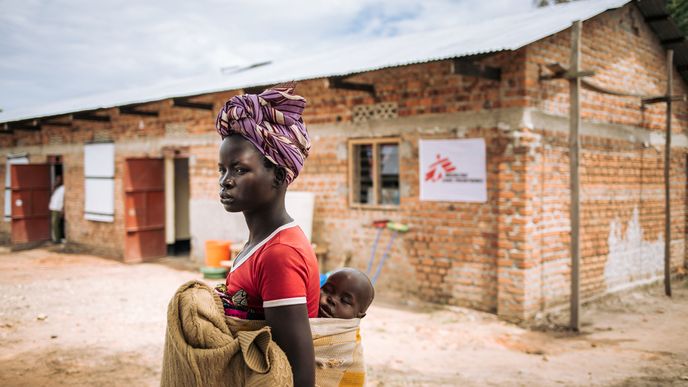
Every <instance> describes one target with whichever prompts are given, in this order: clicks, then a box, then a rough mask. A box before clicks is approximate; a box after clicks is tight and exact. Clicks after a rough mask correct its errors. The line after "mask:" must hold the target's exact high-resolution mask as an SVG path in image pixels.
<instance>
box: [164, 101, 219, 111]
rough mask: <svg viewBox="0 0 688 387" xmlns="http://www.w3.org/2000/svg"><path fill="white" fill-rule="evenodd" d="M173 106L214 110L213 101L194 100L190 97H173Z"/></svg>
mask: <svg viewBox="0 0 688 387" xmlns="http://www.w3.org/2000/svg"><path fill="white" fill-rule="evenodd" d="M172 106H174V107H183V108H188V109H199V110H213V104H212V103H207V102H192V101H191V100H190V99H189V98H172Z"/></svg>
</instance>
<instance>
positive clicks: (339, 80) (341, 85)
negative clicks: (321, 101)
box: [328, 77, 377, 98]
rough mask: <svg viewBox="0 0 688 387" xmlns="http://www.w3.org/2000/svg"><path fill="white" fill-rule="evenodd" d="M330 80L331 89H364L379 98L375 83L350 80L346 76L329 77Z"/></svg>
mask: <svg viewBox="0 0 688 387" xmlns="http://www.w3.org/2000/svg"><path fill="white" fill-rule="evenodd" d="M328 81H329V84H330V89H342V90H353V91H362V92H365V93H368V94H370V95H371V96H373V98H377V93H376V91H375V85H373V84H370V83H354V82H348V81H347V80H346V77H330V78H328Z"/></svg>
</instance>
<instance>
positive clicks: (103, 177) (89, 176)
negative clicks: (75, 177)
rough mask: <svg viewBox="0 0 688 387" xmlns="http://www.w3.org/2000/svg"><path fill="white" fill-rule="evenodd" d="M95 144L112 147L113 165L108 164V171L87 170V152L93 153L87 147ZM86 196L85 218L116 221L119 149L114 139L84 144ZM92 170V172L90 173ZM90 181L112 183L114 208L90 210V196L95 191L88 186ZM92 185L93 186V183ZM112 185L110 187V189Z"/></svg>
mask: <svg viewBox="0 0 688 387" xmlns="http://www.w3.org/2000/svg"><path fill="white" fill-rule="evenodd" d="M93 145H96V146H98V145H100V146H103V145H109V146H111V147H112V167H110V165H109V163H108V166H107V167H106V168H107V169H108V170H107V171H105V172H106V173H103V172H96V173H93V172H92V171H87V164H88V160H86V158H87V157H88V155H87V153H89V154H92V153H91V152H87V150H86V148H87V147H88V146H93ZM83 149H84V197H83V205H84V219H85V220H89V221H92V222H103V223H114V222H115V211H116V210H117V209H116V204H117V203H116V198H115V173H116V167H117V166H116V165H115V164H116V162H117V155H116V152H117V149H116V146H115V143H114V142H112V141H103V142H100V141H99V142H90V143H85V144H84V148H83ZM89 172H90V173H89ZM89 181H90V182H96V181H99V182H108V183H109V184H110V185H112V187H111V188H112V210H111V211H103V212H99V211H98V212H96V211H90V210H91V208H88V202H89V200H88V199H89V198H90V197H91V195H94V192H93V191H90V190H89V188H88V187H87V186H88V185H89V184H88V183H89ZM91 187H93V186H92V185H91ZM109 189H110V187H108V191H109Z"/></svg>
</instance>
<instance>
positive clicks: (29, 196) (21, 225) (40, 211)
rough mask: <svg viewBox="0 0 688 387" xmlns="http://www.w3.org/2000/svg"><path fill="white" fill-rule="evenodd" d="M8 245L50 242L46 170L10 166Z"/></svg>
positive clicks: (45, 166)
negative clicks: (10, 225) (9, 226)
mask: <svg viewBox="0 0 688 387" xmlns="http://www.w3.org/2000/svg"><path fill="white" fill-rule="evenodd" d="M11 168H12V172H11V175H12V177H11V179H12V180H11V182H10V191H11V200H12V202H11V205H12V244H15V245H19V244H26V243H33V242H41V241H45V240H49V239H50V210H49V209H48V205H49V203H50V166H49V165H48V164H25V165H12V166H11Z"/></svg>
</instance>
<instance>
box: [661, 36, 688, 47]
mask: <svg viewBox="0 0 688 387" xmlns="http://www.w3.org/2000/svg"><path fill="white" fill-rule="evenodd" d="M685 41H686V37H685V36H679V37H676V38H671V39H664V40H661V41H660V43H661V44H662V46H665V47H666V46H675V45H677V44H681V43H683V42H685Z"/></svg>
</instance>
